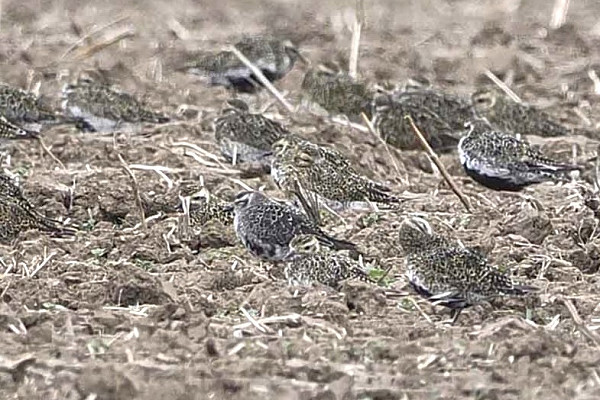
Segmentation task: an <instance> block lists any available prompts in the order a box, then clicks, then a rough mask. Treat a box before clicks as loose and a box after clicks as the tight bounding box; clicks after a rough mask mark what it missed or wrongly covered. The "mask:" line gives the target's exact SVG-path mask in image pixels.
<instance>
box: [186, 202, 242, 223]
mask: <svg viewBox="0 0 600 400" xmlns="http://www.w3.org/2000/svg"><path fill="white" fill-rule="evenodd" d="M208 221H219V222H220V223H221V224H223V225H225V226H229V225H233V210H232V209H231V203H229V202H226V201H224V200H221V199H219V198H217V197H216V196H214V195H210V197H203V198H201V199H200V200H198V201H196V202H194V203H193V204H191V205H190V223H191V225H192V226H202V225H204V224H206V223H207V222H208Z"/></svg>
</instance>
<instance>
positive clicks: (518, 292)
mask: <svg viewBox="0 0 600 400" xmlns="http://www.w3.org/2000/svg"><path fill="white" fill-rule="evenodd" d="M539 290H540V288H538V287H536V286H530V285H513V286H512V287H511V288H510V289H508V290H505V291H504V292H505V293H506V294H510V295H513V296H525V295H528V294H530V293H535V292H538V291H539Z"/></svg>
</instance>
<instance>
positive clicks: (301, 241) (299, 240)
mask: <svg viewBox="0 0 600 400" xmlns="http://www.w3.org/2000/svg"><path fill="white" fill-rule="evenodd" d="M320 249H321V244H320V243H319V240H318V239H317V237H316V236H315V235H298V236H295V237H294V238H293V239H292V241H291V242H290V250H292V252H293V253H302V254H316V253H318V252H319V251H320Z"/></svg>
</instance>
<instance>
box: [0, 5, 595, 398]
mask: <svg viewBox="0 0 600 400" xmlns="http://www.w3.org/2000/svg"><path fill="white" fill-rule="evenodd" d="M341 3H343V2H337V1H335V2H334V1H320V0H308V1H275V0H267V1H265V0H260V1H258V0H249V1H230V2H225V3H221V2H216V1H210V2H208V1H204V2H194V1H191V0H172V1H160V0H148V1H129V2H121V1H116V0H108V1H101V2H81V1H76V0H63V1H60V2H53V1H48V0H38V1H15V0H5V1H4V2H3V3H2V20H1V23H2V25H1V30H0V40H1V42H2V46H1V47H0V60H1V61H2V63H1V65H0V73H1V74H2V80H3V81H6V82H8V83H10V84H13V85H19V86H21V87H24V88H31V89H35V88H36V87H37V84H38V83H40V84H41V86H39V89H40V93H41V94H42V95H43V96H44V98H45V99H47V101H49V102H50V103H56V102H58V97H57V93H58V91H59V89H60V87H61V86H62V85H63V84H64V83H65V82H67V81H68V80H69V79H71V78H72V77H73V76H74V75H75V74H76V73H77V72H78V71H81V70H88V69H96V70H100V71H102V73H103V75H104V76H105V77H106V78H107V79H109V80H111V81H112V82H115V83H118V84H119V85H120V86H122V87H124V88H125V89H127V90H130V91H134V92H136V93H138V94H139V95H140V96H144V97H145V98H146V99H147V101H148V102H149V103H150V104H152V105H154V106H155V107H162V108H163V109H164V110H165V111H166V112H168V113H171V114H172V115H176V114H177V110H178V109H179V108H180V106H182V105H187V111H185V112H183V113H180V114H179V120H178V121H177V122H176V123H173V124H170V125H168V126H163V127H159V128H152V127H149V128H148V129H145V130H144V132H143V133H141V134H133V135H130V134H124V133H123V134H121V133H119V134H116V135H114V136H111V135H108V136H101V135H93V134H83V133H77V132H75V131H73V130H71V129H70V128H65V127H56V128H53V129H50V130H48V131H47V132H45V133H44V140H45V142H46V143H47V145H48V146H49V147H50V148H51V150H52V152H53V153H54V154H55V155H56V157H58V158H59V159H60V160H61V161H62V162H63V163H64V165H65V166H66V168H67V169H66V170H63V169H61V168H60V167H59V166H58V165H57V164H56V163H55V162H54V161H52V160H51V159H50V158H49V157H48V156H47V155H46V154H45V153H43V152H42V151H41V149H40V148H39V145H38V144H33V143H29V142H22V143H14V144H10V145H8V151H9V152H10V154H11V163H12V165H11V167H10V169H11V170H12V171H14V172H18V173H20V174H22V175H24V179H23V181H24V189H25V191H26V193H27V195H28V196H29V197H30V198H31V200H32V201H33V202H34V203H35V204H36V205H37V206H38V207H39V208H40V209H41V210H43V212H45V213H46V214H48V215H50V216H53V217H68V218H70V219H71V220H73V221H74V222H76V223H77V224H78V225H79V226H80V227H81V228H82V232H81V233H79V234H78V236H77V238H76V240H72V241H69V240H56V239H50V238H47V237H44V236H42V235H41V234H39V233H38V232H26V233H23V234H22V235H21V237H20V238H19V240H18V242H17V243H16V244H15V245H14V246H6V245H0V259H1V260H2V264H1V265H0V298H1V302H0V343H2V346H1V348H0V398H3V399H4V398H6V399H8V398H23V399H25V398H26V399H73V400H75V399H128V400H129V399H181V400H183V399H232V400H233V399H298V400H300V399H303V400H304V399H306V400H308V399H320V400H324V399H332V400H333V399H337V400H342V399H345V400H348V399H379V400H383V399H433V398H436V399H439V398H443V399H459V398H471V399H473V398H475V399H533V398H544V399H566V398H577V399H595V398H598V397H599V396H600V378H599V375H598V369H597V366H598V362H599V361H600V352H599V351H598V346H600V341H599V339H598V338H599V336H598V335H597V334H596V333H594V329H595V327H597V326H598V321H600V308H599V307H598V304H599V303H600V295H598V293H599V290H598V289H599V285H600V281H599V280H598V278H597V271H598V268H599V267H600V233H599V232H600V230H599V227H598V219H597V217H598V216H599V215H600V214H598V213H599V211H598V207H599V200H598V198H597V196H595V194H594V193H593V190H592V188H593V186H591V184H590V182H591V181H592V179H593V175H594V174H593V173H592V172H585V173H583V178H584V179H585V182H581V183H572V184H565V185H551V184H543V185H539V186H536V187H533V188H530V189H527V190H526V191H525V192H524V193H523V194H522V195H515V194H504V193H495V192H491V191H489V190H486V189H484V188H482V187H480V186H477V185H476V184H474V183H473V182H472V181H471V180H470V179H468V178H467V177H466V176H465V175H464V174H463V173H462V171H461V169H460V165H459V164H458V161H457V159H456V155H455V154H450V155H444V156H443V157H442V162H443V163H444V164H445V165H446V166H447V168H448V170H449V171H450V173H451V174H452V175H454V179H455V181H456V183H457V185H458V186H459V187H460V188H461V190H462V191H463V192H464V193H465V194H466V195H467V196H468V197H469V199H470V201H471V202H472V204H473V208H474V212H473V213H470V214H469V213H466V212H465V210H464V209H463V207H462V205H461V203H460V202H459V201H458V200H457V198H456V197H455V196H454V195H453V194H452V193H451V191H450V190H449V189H448V187H447V185H445V184H444V183H443V181H442V180H441V178H440V175H439V174H437V173H434V171H433V169H432V167H431V165H430V163H429V161H428V160H427V157H425V156H424V155H423V154H422V153H420V152H414V153H410V152H404V153H401V152H399V151H395V150H393V149H392V151H391V152H392V156H393V157H394V159H395V162H396V163H397V164H398V168H399V171H397V170H396V169H395V167H394V165H393V163H392V162H391V161H390V158H389V156H388V154H387V153H386V151H385V149H384V148H383V147H382V146H381V144H380V143H379V142H378V141H377V140H376V139H375V138H374V137H372V136H370V135H365V134H362V133H360V132H357V131H354V130H351V129H347V128H344V127H339V126H327V125H324V124H322V123H320V124H317V125H316V126H300V125H295V124H294V123H292V122H290V121H289V120H288V119H286V118H285V117H284V116H281V115H279V114H278V113H277V112H276V107H275V109H271V112H272V113H273V115H274V117H275V118H280V119H282V120H283V122H284V123H286V124H288V125H290V126H291V127H292V129H296V130H298V131H301V132H302V133H303V134H304V135H305V136H306V137H307V138H309V139H311V140H315V141H318V142H321V143H329V144H331V145H334V146H336V147H337V148H339V149H340V150H342V151H344V152H346V154H348V155H349V156H350V157H351V158H352V159H353V161H354V162H355V163H356V165H357V166H358V167H359V168H361V169H362V170H363V171H365V173H366V174H369V175H370V176H372V177H373V178H375V179H377V180H380V181H383V182H387V183H388V184H389V185H390V186H391V187H392V188H393V189H394V190H395V191H396V192H398V193H402V192H407V194H408V193H412V194H414V196H412V197H414V199H412V200H410V201H407V202H406V203H405V206H404V208H403V210H402V212H393V213H390V212H382V213H379V214H374V213H371V214H358V213H353V212H347V213H344V214H343V217H344V219H345V221H346V224H342V223H340V222H339V221H337V220H335V219H331V220H330V221H329V224H328V226H327V227H326V229H327V230H328V231H330V232H333V233H334V234H336V235H339V236H340V237H344V238H346V239H349V240H353V241H355V242H357V243H359V244H360V245H361V246H362V248H363V251H365V252H366V253H368V254H370V255H372V256H374V257H378V258H379V259H380V260H381V263H382V265H384V266H392V267H393V269H392V272H391V275H392V276H393V277H394V279H395V282H394V283H393V284H392V285H393V286H394V288H396V289H398V290H400V291H405V292H406V295H403V296H401V297H396V298H386V296H385V295H384V293H383V290H382V289H380V288H375V287H369V286H367V285H365V284H362V283H358V282H349V283H347V284H346V285H345V286H344V288H343V290H342V291H341V292H335V291H332V290H329V289H326V288H322V287H317V288H299V289H295V288H290V287H287V285H286V283H285V282H283V281H281V280H277V279H274V277H277V276H278V271H277V269H276V268H269V266H268V265H266V264H261V263H258V262H257V261H256V260H254V259H252V258H251V257H250V256H249V255H248V254H247V253H246V252H245V251H244V249H242V248H241V247H240V246H239V245H237V243H236V240H235V236H234V235H233V233H232V232H231V230H230V229H229V228H223V227H222V226H219V225H210V226H207V227H205V229H204V230H203V231H202V232H200V233H199V234H198V233H197V232H196V233H193V235H192V237H191V238H184V237H183V236H182V235H181V232H179V230H178V226H179V224H178V215H177V212H176V207H177V196H176V194H177V192H178V189H179V188H180V186H183V184H182V183H181V182H190V181H191V182H196V183H198V182H199V181H198V180H199V178H200V177H202V178H203V180H204V183H205V185H206V186H207V187H208V188H209V189H210V190H211V191H223V193H224V194H225V196H230V195H231V194H233V193H235V192H236V191H237V190H239V189H240V188H239V186H237V185H236V184H235V183H233V182H232V181H231V180H230V179H229V177H233V178H236V177H238V178H239V175H235V174H233V175H225V174H222V173H220V172H219V168H220V167H218V166H217V167H216V168H213V167H207V166H203V165H201V164H199V163H197V162H196V161H195V160H194V159H193V158H191V157H189V156H187V155H184V151H183V149H182V148H181V147H177V146H175V145H174V143H176V142H190V143H194V144H196V145H198V146H201V147H202V148H204V149H206V150H208V151H210V152H212V153H214V154H217V149H216V147H215V146H214V144H213V143H212V138H213V136H212V132H211V130H210V129H211V128H210V121H211V119H212V118H213V117H214V116H215V115H216V113H217V112H218V109H219V107H220V106H221V105H222V103H223V101H224V100H225V99H226V98H227V96H228V94H227V93H226V91H225V90H223V89H220V88H207V87H205V86H202V85H201V84H199V83H198V82H197V81H196V80H195V79H194V78H192V77H189V76H186V75H183V74H181V73H179V72H176V71H175V69H176V66H177V63H178V62H180V61H181V60H183V59H185V57H186V54H189V53H191V52H193V51H197V50H199V49H213V48H220V47H221V46H223V45H224V44H226V43H231V41H233V40H235V39H236V38H237V37H238V36H239V34H241V33H242V32H246V33H260V32H264V31H266V30H269V31H270V32H274V33H276V34H280V35H282V36H286V37H289V38H290V39H292V40H294V41H296V42H298V43H299V44H300V46H301V48H302V51H303V52H304V53H305V54H306V55H308V56H309V57H310V58H311V59H312V60H313V61H315V62H316V61H318V60H328V59H332V58H333V59H334V60H337V61H339V62H340V63H341V64H342V65H346V63H347V58H348V52H349V47H350V29H349V26H350V22H351V21H352V15H353V11H352V7H350V6H341V5H340V4H341ZM347 3H348V2H347ZM350 3H353V2H350ZM366 3H367V12H366V14H367V15H366V16H367V22H368V24H367V26H366V27H365V28H364V31H363V37H362V43H361V54H360V63H359V69H360V71H361V74H362V75H363V76H364V77H365V78H368V79H373V80H379V81H390V82H395V83H400V82H403V81H404V80H405V79H407V78H409V77H413V78H418V79H421V80H428V81H430V82H432V83H434V84H435V85H437V86H440V87H442V88H445V89H447V90H450V91H453V92H456V93H459V94H467V93H469V92H470V91H471V90H473V89H474V88H475V87H477V86H480V85H484V84H488V81H487V78H485V77H484V76H483V75H482V74H481V72H482V70H483V68H489V69H490V70H491V71H493V72H494V73H495V74H496V75H498V76H499V77H500V78H501V79H506V80H508V81H509V83H510V85H511V87H513V88H514V89H515V90H516V91H517V92H518V94H519V95H520V96H522V98H523V99H525V100H527V101H529V102H531V103H534V104H536V105H538V106H540V107H543V108H545V109H546V110H547V111H548V112H550V113H552V114H553V115H555V116H556V117H557V118H560V119H562V120H564V121H565V122H566V123H571V124H574V125H579V126H585V124H586V120H588V121H589V122H591V123H592V124H598V122H600V121H599V120H598V117H597V115H598V113H599V112H600V101H598V93H596V94H595V93H594V83H593V81H592V80H591V79H590V78H589V75H588V73H589V72H588V71H590V70H595V71H596V72H597V73H598V74H600V67H599V66H600V58H599V56H598V52H597V50H598V48H600V47H599V46H600V25H599V21H598V15H600V3H598V2H597V1H595V0H575V1H571V9H570V10H569V14H568V18H567V25H565V26H563V27H562V28H561V29H559V30H556V31H551V30H549V29H548V28H547V26H548V21H549V20H550V15H551V10H552V3H554V2H552V1H548V0H530V1H519V0H500V1H498V0H484V1H468V0H445V1H444V0H424V1H417V0H415V1H404V0H402V1H398V0H384V1H379V2H377V5H373V4H372V2H366ZM125 15H128V16H129V18H128V19H127V20H125V21H123V22H121V23H120V24H117V25H116V27H115V26H113V27H110V28H107V29H106V30H105V31H103V32H104V33H101V34H100V35H99V36H100V37H101V36H102V35H103V34H104V35H106V36H110V34H111V32H114V30H115V29H116V30H118V29H121V27H123V26H130V27H131V28H132V30H133V31H134V35H133V36H131V37H129V38H127V39H125V40H123V41H121V42H120V44H117V45H112V46H110V47H108V48H106V49H104V50H102V51H100V52H98V53H96V54H94V55H92V56H90V57H81V59H80V60H74V58H75V57H76V56H77V55H81V54H82V52H81V47H86V46H89V45H92V44H93V43H95V42H96V41H97V40H98V37H99V36H98V35H93V36H92V37H91V42H90V41H86V40H81V38H82V37H83V36H85V35H87V34H88V33H89V32H90V31H92V30H94V28H97V27H100V26H102V25H105V24H107V23H109V22H110V21H113V20H115V19H117V18H119V17H120V16H125ZM80 40H81V42H80V44H79V45H78V47H77V49H76V50H75V51H74V52H71V53H70V54H68V55H66V56H65V57H62V56H63V54H64V53H65V51H66V50H67V49H68V48H69V47H70V46H72V45H73V44H75V43H77V42H78V41H80ZM302 69H303V67H302V66H298V67H297V68H295V69H294V70H293V71H292V72H291V73H290V74H289V75H288V76H287V77H286V78H285V79H283V80H282V81H281V82H278V83H277V86H278V87H279V88H280V89H282V90H285V91H287V93H288V98H289V99H290V100H291V101H292V102H296V101H297V99H298V96H297V94H298V88H299V86H300V82H301V79H302V74H303V71H302ZM270 101H271V99H270V98H269V96H268V95H267V94H266V93H261V94H260V95H258V96H256V97H254V98H253V99H252V104H253V106H254V107H256V108H260V107H262V106H264V105H266V104H267V103H268V102H270ZM536 141H538V140H537V139H536ZM539 144H540V145H541V146H542V147H543V148H544V149H545V150H547V151H548V152H549V153H551V154H554V155H555V156H556V157H560V158H564V159H570V158H571V157H572V150H573V149H575V150H576V157H577V160H578V161H579V162H582V163H586V160H588V159H589V158H590V157H593V156H594V155H595V151H596V143H595V142H594V141H592V140H589V139H584V138H581V137H571V138H562V139H554V140H541V139H539ZM119 154H121V155H122V157H123V158H124V159H125V160H126V161H127V162H128V163H130V164H145V165H155V166H156V165H158V166H163V167H168V168H169V169H170V170H169V171H168V172H167V175H168V176H169V177H170V179H172V180H173V182H174V183H175V186H174V187H173V188H171V189H170V190H169V189H168V186H167V183H166V181H165V180H163V179H161V178H160V177H159V175H157V174H156V173H154V172H152V171H141V170H135V171H134V173H135V175H136V177H137V179H138V181H139V187H140V192H141V195H142V198H143V203H144V209H145V212H146V216H147V217H150V216H154V215H158V216H157V217H156V218H151V219H150V220H149V221H148V224H147V228H143V227H141V226H139V212H138V208H137V207H136V203H135V196H134V194H133V190H132V186H131V182H130V180H129V177H128V176H127V175H126V174H125V172H124V170H123V169H122V168H121V167H120V164H119V161H118V155H119ZM586 165H587V166H588V167H590V171H592V170H593V168H591V167H593V162H587V163H586ZM245 182H246V183H247V184H248V185H250V186H252V187H255V188H258V187H259V186H260V185H266V186H267V191H268V192H269V193H272V194H273V195H276V196H281V195H282V194H281V193H278V192H276V191H275V190H274V187H273V185H272V184H271V183H270V181H269V179H268V177H259V178H251V179H246V180H245ZM408 212H411V213H414V212H418V213H423V214H424V215H426V216H427V218H428V219H429V220H430V221H431V223H432V224H433V226H434V228H435V229H436V230H437V231H439V232H442V233H444V234H447V235H451V236H453V237H456V238H459V239H460V240H461V241H462V242H463V243H464V244H465V245H469V246H474V247H477V248H479V249H480V250H482V251H484V252H486V253H487V254H488V255H489V258H490V260H491V261H492V262H494V263H495V264H497V265H500V266H502V267H503V268H505V269H506V270H509V271H512V272H513V273H514V275H515V276H517V277H519V278H521V279H524V280H528V281H529V282H531V283H533V284H535V285H538V286H540V287H541V288H542V293H541V295H540V296H539V297H537V298H535V299H531V300H526V299H516V300H509V301H499V302H496V303H494V304H490V305H487V304H484V305H481V306H477V307H474V308H472V309H469V310H467V311H465V312H464V313H463V315H461V318H460V319H459V321H458V323H457V324H456V325H455V326H447V325H445V324H442V323H441V321H443V320H445V319H447V318H448V314H447V311H446V310H442V309H435V308H434V307H432V306H431V305H430V304H428V303H427V302H425V301H423V300H421V299H419V298H417V297H415V296H413V294H412V292H411V291H410V290H409V289H408V287H405V286H406V283H405V281H404V278H403V277H402V275H403V264H402V256H403V254H402V251H401V250H399V249H398V246H397V245H396V243H395V242H396V233H395V231H396V228H397V226H398V223H399V221H400V220H401V218H402V215H403V214H405V213H408ZM47 258H49V260H47ZM45 259H46V262H45V263H43V264H41V263H42V260H45ZM40 265H41V268H38V267H39V266H40ZM415 301H416V303H415ZM566 302H572V304H573V305H574V307H575V310H576V312H577V313H578V314H579V317H580V318H581V320H576V318H574V317H573V315H572V313H571V312H569V310H568V308H567V307H566ZM241 308H243V309H244V310H246V311H247V312H248V313H250V314H251V315H253V316H254V318H255V319H258V320H259V321H260V320H263V321H265V322H263V324H262V325H260V327H254V326H253V325H252V324H250V323H248V319H247V318H246V317H245V316H244V315H243V314H242V312H241ZM276 317H279V318H276ZM527 317H529V322H526V318H527Z"/></svg>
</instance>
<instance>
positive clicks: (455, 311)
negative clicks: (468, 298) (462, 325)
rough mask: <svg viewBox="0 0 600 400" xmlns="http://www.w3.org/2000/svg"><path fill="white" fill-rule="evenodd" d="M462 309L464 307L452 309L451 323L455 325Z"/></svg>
mask: <svg viewBox="0 0 600 400" xmlns="http://www.w3.org/2000/svg"><path fill="white" fill-rule="evenodd" d="M462 310H463V309H462V308H453V309H452V314H450V315H451V316H452V319H451V320H450V325H454V324H455V323H456V321H457V320H458V316H459V315H460V313H461V312H462Z"/></svg>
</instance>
